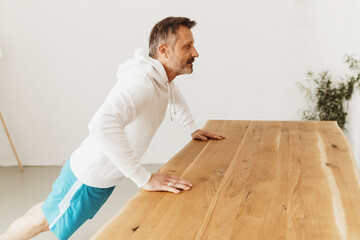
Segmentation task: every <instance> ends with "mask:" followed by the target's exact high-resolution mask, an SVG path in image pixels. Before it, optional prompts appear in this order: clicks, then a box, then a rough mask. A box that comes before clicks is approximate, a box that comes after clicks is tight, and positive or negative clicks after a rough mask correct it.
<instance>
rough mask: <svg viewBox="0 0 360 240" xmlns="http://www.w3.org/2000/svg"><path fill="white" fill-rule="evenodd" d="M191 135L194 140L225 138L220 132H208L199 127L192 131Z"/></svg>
mask: <svg viewBox="0 0 360 240" xmlns="http://www.w3.org/2000/svg"><path fill="white" fill-rule="evenodd" d="M191 137H192V138H193V139H195V140H202V141H206V140H208V139H217V140H222V139H224V138H225V136H224V135H222V134H218V133H213V132H208V131H205V130H201V129H198V130H196V131H195V132H193V133H192V134H191Z"/></svg>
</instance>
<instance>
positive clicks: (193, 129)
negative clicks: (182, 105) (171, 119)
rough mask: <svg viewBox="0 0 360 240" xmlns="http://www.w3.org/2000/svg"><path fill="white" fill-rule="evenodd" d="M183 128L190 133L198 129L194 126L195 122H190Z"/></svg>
mask: <svg viewBox="0 0 360 240" xmlns="http://www.w3.org/2000/svg"><path fill="white" fill-rule="evenodd" d="M185 129H186V130H187V131H188V132H189V133H190V134H192V133H193V132H195V131H196V130H198V129H199V128H198V127H197V126H196V124H195V122H192V123H190V124H188V125H186V126H185Z"/></svg>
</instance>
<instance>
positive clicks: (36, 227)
mask: <svg viewBox="0 0 360 240" xmlns="http://www.w3.org/2000/svg"><path fill="white" fill-rule="evenodd" d="M42 204H43V202H41V203H38V204H36V205H35V206H33V207H32V208H30V209H29V211H27V212H26V213H25V215H24V216H22V217H20V218H18V219H16V220H15V221H14V222H13V223H12V224H11V225H10V227H9V229H8V230H7V231H6V232H5V233H4V234H3V235H1V236H0V240H25V239H30V238H32V237H34V236H36V235H38V234H39V233H41V232H45V231H48V230H49V224H48V222H47V220H46V218H45V216H44V214H43V212H42V210H41V206H42Z"/></svg>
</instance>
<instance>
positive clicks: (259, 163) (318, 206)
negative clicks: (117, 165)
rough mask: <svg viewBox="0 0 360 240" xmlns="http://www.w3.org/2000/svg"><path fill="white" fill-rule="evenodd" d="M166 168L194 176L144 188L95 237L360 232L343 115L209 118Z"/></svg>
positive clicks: (358, 235)
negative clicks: (339, 120) (185, 187)
mask: <svg viewBox="0 0 360 240" xmlns="http://www.w3.org/2000/svg"><path fill="white" fill-rule="evenodd" d="M205 129H208V130H211V131H216V132H220V133H223V134H225V135H226V139H225V140H221V141H216V140H210V141H206V142H201V141H191V142H190V143H189V144H188V145H187V146H186V147H185V148H184V149H183V150H181V151H180V152H179V153H178V154H177V155H176V156H174V157H173V158H172V159H171V160H170V161H169V162H168V163H167V164H165V165H164V167H162V168H161V169H160V171H161V172H168V173H170V174H174V175H177V176H181V177H183V178H185V179H188V180H190V181H191V182H192V183H193V185H194V186H193V188H192V189H191V190H190V191H184V192H182V193H181V194H171V193H163V192H157V193H150V192H145V191H140V192H139V193H138V194H137V195H136V196H135V197H134V198H133V199H132V200H130V201H129V202H128V203H127V204H126V205H125V206H124V207H123V208H122V210H121V211H120V212H119V213H118V214H117V215H116V216H115V217H114V218H113V219H111V220H110V221H109V223H107V224H106V225H105V226H104V227H103V228H102V229H100V230H99V231H98V232H97V233H96V234H95V235H94V236H93V238H92V239H131V240H135V239H197V240H200V239H360V221H358V219H359V217H360V206H359V203H360V187H359V186H360V181H359V180H360V174H359V170H358V168H357V165H356V162H355V159H354V156H353V154H352V150H351V148H350V145H349V143H348V142H347V140H346V138H345V135H344V134H343V132H342V131H341V130H340V128H339V127H338V126H337V124H336V122H281V121H225V120H216V121H215V120H211V121H208V122H207V124H206V126H205Z"/></svg>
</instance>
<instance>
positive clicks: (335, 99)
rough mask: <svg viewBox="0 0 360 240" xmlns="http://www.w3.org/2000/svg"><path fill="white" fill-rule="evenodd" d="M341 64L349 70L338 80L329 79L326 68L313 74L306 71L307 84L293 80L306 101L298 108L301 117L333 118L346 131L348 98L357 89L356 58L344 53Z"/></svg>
mask: <svg viewBox="0 0 360 240" xmlns="http://www.w3.org/2000/svg"><path fill="white" fill-rule="evenodd" d="M345 64H347V66H348V68H349V74H346V75H345V77H343V78H340V81H336V82H335V81H333V80H332V76H331V75H330V73H329V71H323V72H320V73H317V74H315V73H313V72H311V71H308V72H307V79H306V81H307V83H308V86H305V85H304V84H303V83H301V82H298V83H297V84H298V87H299V88H300V90H301V91H302V92H303V93H304V94H305V98H306V99H307V100H308V102H309V105H308V106H307V108H306V109H304V110H303V111H302V118H303V120H315V121H318V120H320V121H337V122H338V125H339V127H340V128H341V129H342V130H343V131H346V128H345V125H346V123H347V118H346V117H347V115H348V113H347V110H348V106H349V101H350V99H351V97H352V95H353V93H354V90H356V89H358V90H359V89H360V61H359V60H357V59H356V58H355V57H354V56H352V55H345Z"/></svg>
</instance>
